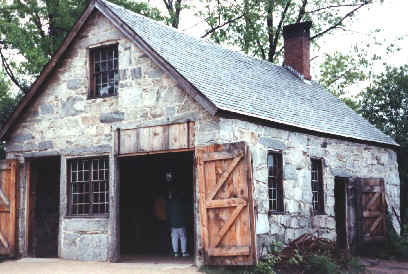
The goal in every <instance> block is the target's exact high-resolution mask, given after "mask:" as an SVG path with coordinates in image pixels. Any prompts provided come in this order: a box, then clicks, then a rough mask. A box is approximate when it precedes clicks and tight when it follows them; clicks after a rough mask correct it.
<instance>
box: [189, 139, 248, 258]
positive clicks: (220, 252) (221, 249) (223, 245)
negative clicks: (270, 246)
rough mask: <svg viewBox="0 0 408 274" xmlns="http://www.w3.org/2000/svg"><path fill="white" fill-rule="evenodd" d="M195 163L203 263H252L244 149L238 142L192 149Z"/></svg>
mask: <svg viewBox="0 0 408 274" xmlns="http://www.w3.org/2000/svg"><path fill="white" fill-rule="evenodd" d="M196 164H197V176H198V183H199V206H200V220H201V237H202V242H203V249H204V257H205V263H206V264H208V265H252V264H255V263H256V246H255V227H254V205H253V199H252V178H251V159H250V153H249V151H248V146H247V145H246V144H245V143H244V142H240V143H232V144H222V145H218V144H216V145H210V146H207V147H199V148H196Z"/></svg>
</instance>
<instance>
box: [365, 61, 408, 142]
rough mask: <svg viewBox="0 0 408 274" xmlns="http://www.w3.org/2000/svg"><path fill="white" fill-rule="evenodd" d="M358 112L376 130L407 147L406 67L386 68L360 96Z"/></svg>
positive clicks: (407, 86) (407, 89) (407, 91)
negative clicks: (359, 109) (359, 110)
mask: <svg viewBox="0 0 408 274" xmlns="http://www.w3.org/2000/svg"><path fill="white" fill-rule="evenodd" d="M361 113H362V115H363V116H364V117H365V118H366V119H368V120H369V121H370V122H371V123H373V124H374V125H375V126H376V127H377V128H379V129H381V130H382V131H383V132H385V133H386V134H389V135H391V136H393V137H394V138H395V140H396V141H397V142H399V143H400V144H401V145H402V146H404V147H406V146H408V65H404V66H401V67H399V68H393V67H390V66H386V67H385V72H383V73H381V74H380V75H378V76H376V78H375V79H374V82H373V83H372V84H371V85H370V86H369V87H368V88H367V91H366V92H365V93H364V94H363V95H362V100H361Z"/></svg>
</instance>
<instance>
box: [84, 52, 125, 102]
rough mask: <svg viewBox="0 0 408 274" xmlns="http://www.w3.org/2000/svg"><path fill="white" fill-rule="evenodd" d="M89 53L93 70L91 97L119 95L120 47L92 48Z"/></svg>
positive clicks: (91, 75)
mask: <svg viewBox="0 0 408 274" xmlns="http://www.w3.org/2000/svg"><path fill="white" fill-rule="evenodd" d="M89 53H90V54H89V57H90V69H91V71H90V78H91V88H90V91H89V97H90V98H98V97H106V96H114V95H117V94H118V85H119V71H118V68H119V65H118V45H117V44H115V45H108V46H101V47H97V48H92V49H90V52H89Z"/></svg>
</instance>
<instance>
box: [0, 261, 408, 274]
mask: <svg viewBox="0 0 408 274" xmlns="http://www.w3.org/2000/svg"><path fill="white" fill-rule="evenodd" d="M360 261H361V263H362V264H364V265H365V266H366V272H365V273H367V274H371V273H372V274H402V273H404V274H405V273H408V263H407V262H397V261H392V260H378V259H366V258H361V260H360ZM0 273H7V274H19V273H30V274H31V273H32V274H65V273H79V274H82V273H83V274H107V273H115V274H116V273H118V274H125V273H135V274H137V273H158V274H160V273H170V274H172V273H183V274H190V273H202V272H199V271H198V268H197V267H195V266H193V261H192V260H191V259H184V258H177V259H174V258H155V259H152V258H142V257H140V258H137V259H125V260H123V261H122V262H119V263H105V262H81V261H71V260H63V259H40V258H23V259H19V260H7V261H3V262H0Z"/></svg>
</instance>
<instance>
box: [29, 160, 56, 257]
mask: <svg viewBox="0 0 408 274" xmlns="http://www.w3.org/2000/svg"><path fill="white" fill-rule="evenodd" d="M29 183H30V196H29V207H28V208H29V234H28V235H29V241H28V253H29V254H30V256H33V257H57V256H58V223H59V195H60V158H59V157H52V158H38V159H32V160H30V182H29Z"/></svg>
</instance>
